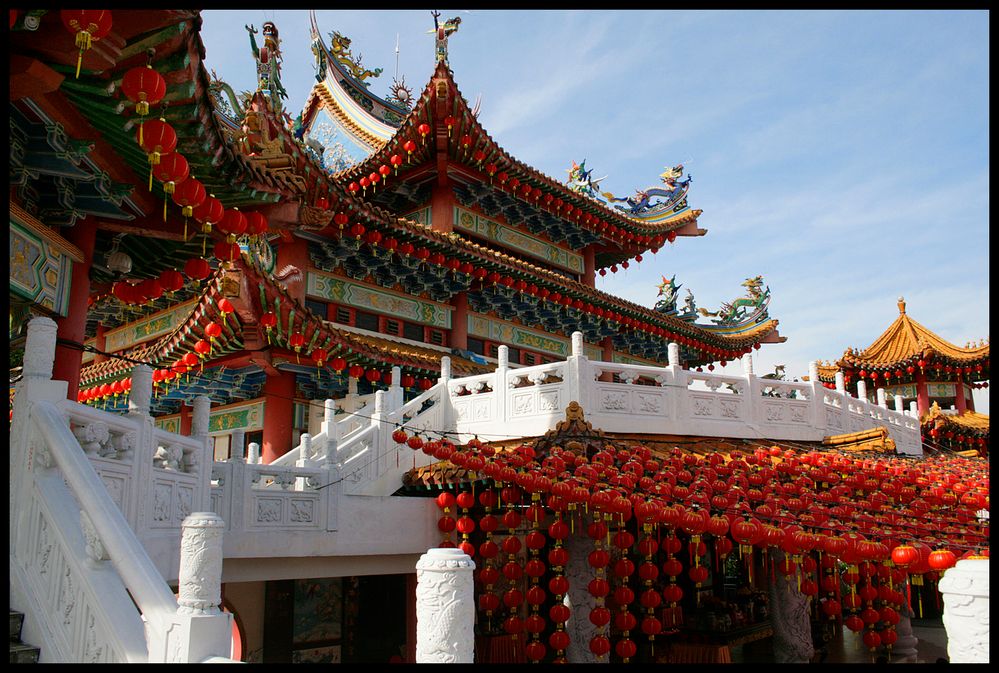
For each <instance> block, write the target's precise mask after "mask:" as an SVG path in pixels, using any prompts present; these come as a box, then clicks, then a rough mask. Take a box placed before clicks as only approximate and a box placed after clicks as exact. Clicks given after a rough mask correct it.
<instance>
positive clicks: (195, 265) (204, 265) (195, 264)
mask: <svg viewBox="0 0 999 673" xmlns="http://www.w3.org/2000/svg"><path fill="white" fill-rule="evenodd" d="M211 273H212V267H211V266H210V265H209V264H208V260H206V259H204V258H203V257H192V258H191V259H189V260H187V262H186V263H185V264H184V274H185V275H186V276H187V277H188V278H192V279H194V280H204V279H205V278H208V276H210V275H211Z"/></svg>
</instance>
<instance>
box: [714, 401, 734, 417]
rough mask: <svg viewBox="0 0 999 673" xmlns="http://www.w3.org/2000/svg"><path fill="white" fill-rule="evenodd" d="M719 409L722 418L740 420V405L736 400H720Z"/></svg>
mask: <svg viewBox="0 0 999 673" xmlns="http://www.w3.org/2000/svg"><path fill="white" fill-rule="evenodd" d="M718 408H719V410H720V411H721V416H722V418H739V403H738V402H735V401H734V400H720V401H719V402H718Z"/></svg>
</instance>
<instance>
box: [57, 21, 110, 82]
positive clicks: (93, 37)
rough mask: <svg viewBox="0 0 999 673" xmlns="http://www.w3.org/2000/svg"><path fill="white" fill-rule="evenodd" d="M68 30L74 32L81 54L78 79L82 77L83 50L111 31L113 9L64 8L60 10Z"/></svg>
mask: <svg viewBox="0 0 999 673" xmlns="http://www.w3.org/2000/svg"><path fill="white" fill-rule="evenodd" d="M59 17H60V18H61V19H62V23H63V25H64V26H65V27H66V30H68V31H69V32H71V33H73V35H74V40H75V42H76V46H77V47H78V48H79V49H80V54H79V56H78V57H77V59H76V79H79V78H80V65H81V64H82V63H83V52H85V51H87V50H88V49H90V48H91V47H92V46H93V43H94V42H97V41H98V40H100V39H101V38H103V37H105V36H106V35H107V34H108V33H110V32H111V11H110V10H107V9H63V10H60V11H59Z"/></svg>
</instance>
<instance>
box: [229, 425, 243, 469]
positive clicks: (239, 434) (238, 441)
mask: <svg viewBox="0 0 999 673" xmlns="http://www.w3.org/2000/svg"><path fill="white" fill-rule="evenodd" d="M245 447H246V431H245V430H244V429H243V428H235V429H233V431H232V437H230V439H229V457H230V459H231V460H232V461H234V462H239V463H242V462H244V461H245V460H246V448H245Z"/></svg>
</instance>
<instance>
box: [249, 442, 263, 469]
mask: <svg viewBox="0 0 999 673" xmlns="http://www.w3.org/2000/svg"><path fill="white" fill-rule="evenodd" d="M248 454H249V455H247V457H246V462H247V463H250V464H251V465H258V464H259V463H260V445H259V444H257V443H256V442H250V446H249V447H248Z"/></svg>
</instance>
